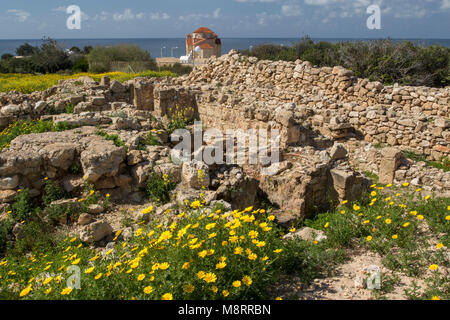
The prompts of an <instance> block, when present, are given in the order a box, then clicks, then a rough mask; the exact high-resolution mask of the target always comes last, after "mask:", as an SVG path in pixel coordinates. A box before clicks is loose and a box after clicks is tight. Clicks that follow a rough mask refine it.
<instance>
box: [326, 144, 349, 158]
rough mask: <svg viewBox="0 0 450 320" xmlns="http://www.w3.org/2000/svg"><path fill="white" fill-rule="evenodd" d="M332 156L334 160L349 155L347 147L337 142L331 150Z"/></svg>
mask: <svg viewBox="0 0 450 320" xmlns="http://www.w3.org/2000/svg"><path fill="white" fill-rule="evenodd" d="M330 157H331V159H332V160H340V159H344V158H345V157H347V149H345V147H344V146H343V145H342V144H340V143H335V144H334V145H333V147H332V148H331V150H330Z"/></svg>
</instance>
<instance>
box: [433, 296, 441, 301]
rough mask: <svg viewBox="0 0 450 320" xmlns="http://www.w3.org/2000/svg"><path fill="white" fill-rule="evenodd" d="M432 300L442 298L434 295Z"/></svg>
mask: <svg viewBox="0 0 450 320" xmlns="http://www.w3.org/2000/svg"><path fill="white" fill-rule="evenodd" d="M431 300H441V298H439V297H438V296H433V297H431Z"/></svg>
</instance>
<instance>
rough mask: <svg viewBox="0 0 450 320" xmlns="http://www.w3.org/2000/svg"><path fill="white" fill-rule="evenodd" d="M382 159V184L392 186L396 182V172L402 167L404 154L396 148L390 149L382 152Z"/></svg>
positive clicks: (380, 175)
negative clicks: (401, 160) (401, 161)
mask: <svg viewBox="0 0 450 320" xmlns="http://www.w3.org/2000/svg"><path fill="white" fill-rule="evenodd" d="M381 155H382V159H381V162H380V168H379V178H380V180H379V181H380V183H383V184H390V183H393V182H394V178H395V171H396V170H397V169H398V166H399V165H400V159H401V157H402V152H401V151H400V150H398V149H396V148H393V147H388V148H384V149H383V150H382V151H381Z"/></svg>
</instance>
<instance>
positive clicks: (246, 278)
mask: <svg viewBox="0 0 450 320" xmlns="http://www.w3.org/2000/svg"><path fill="white" fill-rule="evenodd" d="M242 282H243V283H244V284H245V285H246V286H247V287H249V286H250V285H251V284H252V283H253V280H252V278H250V277H249V276H244V277H243V278H242Z"/></svg>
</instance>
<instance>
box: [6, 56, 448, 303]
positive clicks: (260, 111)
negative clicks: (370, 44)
mask: <svg viewBox="0 0 450 320" xmlns="http://www.w3.org/2000/svg"><path fill="white" fill-rule="evenodd" d="M244 71H246V72H244ZM284 76H285V78H284ZM289 79H291V80H292V81H294V79H295V81H297V82H298V83H297V84H296V85H291V84H289V81H290V80H289ZM158 81H159V82H158ZM158 81H156V80H153V79H151V80H148V79H135V80H131V81H128V82H126V83H124V84H121V83H119V82H117V81H113V82H111V81H110V80H109V79H108V78H104V79H102V81H101V82H100V83H96V82H95V81H93V80H92V79H89V78H80V79H76V80H66V81H61V82H60V84H59V85H58V86H56V87H53V88H50V89H48V90H46V91H44V92H40V93H38V92H36V93H33V94H31V95H21V94H18V93H15V92H12V93H9V94H2V95H1V96H0V106H1V109H0V113H1V114H0V126H1V127H2V128H7V129H5V130H8V128H11V126H13V125H14V123H15V121H24V120H31V119H38V118H39V119H40V121H50V122H52V123H53V124H55V125H58V124H63V125H64V126H66V127H67V130H64V131H56V132H42V133H32V134H21V135H20V134H19V135H18V136H17V137H16V138H14V139H13V140H12V141H10V142H9V143H8V144H5V145H4V146H3V147H4V149H3V150H2V151H1V153H0V202H1V209H2V211H3V213H2V215H1V216H0V217H1V219H6V217H7V214H6V211H7V210H8V208H9V207H10V205H11V204H12V203H14V201H15V199H16V197H17V196H18V194H19V193H20V192H21V190H24V189H27V190H28V191H29V195H30V196H31V197H32V198H33V199H35V200H36V201H38V202H39V199H41V197H42V196H43V195H45V194H46V193H48V191H46V189H45V185H46V181H52V182H53V183H55V185H57V186H59V187H60V188H61V189H62V190H63V191H64V192H65V194H66V195H68V196H67V197H66V199H63V200H56V201H53V202H52V203H50V205H51V206H58V207H62V208H67V207H69V206H72V207H80V206H82V204H80V203H81V202H83V201H84V198H86V197H88V196H89V194H86V185H89V186H91V188H92V189H93V190H95V192H98V196H99V197H101V198H102V199H108V202H111V204H108V205H107V206H102V205H100V204H98V203H96V204H91V205H89V206H88V207H87V208H84V209H83V210H84V212H82V214H79V215H77V216H76V219H73V218H67V217H65V218H64V217H63V218H62V219H60V221H59V222H60V226H59V227H58V228H59V229H58V230H59V231H60V232H62V233H63V234H69V233H70V234H78V235H80V237H81V239H82V240H83V241H86V242H89V243H95V244H96V245H98V246H105V245H107V243H108V242H109V240H110V238H111V237H112V236H113V234H114V233H115V232H116V231H117V230H119V229H120V230H122V229H124V232H123V236H124V238H125V239H126V237H127V235H129V234H132V233H133V232H134V231H135V230H136V229H137V227H138V223H136V222H138V221H142V219H145V216H143V215H142V210H144V209H145V208H147V207H149V206H151V205H154V206H155V208H156V207H157V203H156V201H153V202H152V201H151V202H149V199H148V192H146V188H147V191H148V188H149V187H148V185H149V181H150V180H151V179H152V174H153V173H156V174H157V175H158V176H159V177H160V178H163V179H164V181H166V180H167V181H170V183H171V184H173V188H171V190H170V192H168V193H169V197H170V199H169V200H170V201H169V203H168V204H166V205H164V206H158V210H157V211H156V213H155V215H156V216H162V215H163V212H165V211H166V210H167V209H171V208H177V206H178V205H179V204H182V203H184V201H189V202H192V201H194V200H195V199H196V198H197V197H198V194H199V192H202V193H203V196H204V199H205V203H206V205H209V204H214V203H216V202H217V201H221V203H222V204H223V205H224V206H225V207H226V208H227V209H228V210H234V209H243V208H246V207H249V206H255V207H261V206H264V207H270V208H273V213H274V214H275V216H276V221H277V222H278V223H279V224H280V225H282V226H284V227H287V228H289V227H291V226H292V225H294V224H296V223H298V222H299V221H302V220H303V219H304V218H311V217H313V216H314V214H315V213H317V211H326V210H329V209H331V210H333V209H334V207H336V205H337V204H338V203H340V202H342V201H343V200H347V201H356V200H359V199H360V198H361V196H363V195H364V194H366V192H367V191H368V190H369V186H370V185H371V184H373V183H374V182H379V183H381V184H383V185H387V184H403V183H405V182H407V183H409V185H410V187H411V189H412V190H414V189H417V188H419V187H420V188H421V189H422V194H423V196H427V195H429V194H432V193H434V194H436V195H438V196H440V197H448V195H449V192H450V172H449V171H446V170H444V169H443V168H442V167H439V166H437V167H436V166H435V167H433V166H430V162H429V161H431V160H433V161H436V160H438V159H442V157H445V156H446V155H447V154H448V152H449V149H448V144H449V142H450V140H449V139H450V135H449V127H450V122H449V120H448V92H449V90H448V88H446V89H440V90H434V89H426V88H420V89H417V90H413V89H412V88H401V87H398V86H394V87H383V86H382V85H381V84H377V83H371V82H369V81H367V80H361V79H355V78H354V77H353V75H352V74H351V72H349V71H348V70H343V69H342V68H334V69H333V68H321V69H319V68H314V67H313V66H311V65H310V64H308V63H306V62H301V61H297V62H296V63H284V62H278V63H271V62H267V61H260V62H258V61H254V59H248V60H246V59H245V58H244V57H241V56H239V55H237V54H236V53H235V52H232V53H230V54H229V55H226V56H225V57H223V58H220V59H218V60H212V61H210V63H209V64H208V65H206V66H204V67H202V68H201V69H196V70H194V72H193V73H191V74H190V75H188V76H185V77H180V78H178V79H163V80H158ZM273 82H275V85H274V84H273ZM246 84H247V85H248V86H247V88H245V86H246ZM299 88H300V89H299ZM282 89H286V91H282ZM296 90H299V91H296ZM319 97H320V99H318V98H319ZM357 98H360V101H358V100H356V99H357ZM319 100H320V101H319ZM182 103H183V104H184V105H183V108H182V109H181V110H178V111H174V108H175V107H176V106H178V105H179V104H182ZM401 109H402V110H404V113H403V114H401V112H399V111H400V110H401ZM194 119H201V120H202V121H203V123H204V125H205V126H206V127H214V128H216V127H217V129H222V130H225V129H230V128H234V129H236V128H242V129H249V128H262V129H268V130H273V129H277V130H278V129H279V130H280V135H281V137H280V138H281V139H280V140H281V145H280V148H279V150H277V151H279V152H280V160H279V162H278V163H276V165H277V167H276V170H275V172H274V174H273V175H262V174H261V170H262V169H264V168H266V169H267V168H268V167H269V168H271V166H273V164H269V165H248V164H243V165H235V164H229V165H227V164H211V165H207V164H206V163H204V162H201V161H196V160H193V161H190V162H184V163H180V162H179V161H177V158H179V157H180V153H179V152H178V151H174V146H175V143H173V142H171V141H170V138H169V136H170V134H171V132H172V131H173V129H174V126H175V127H176V126H178V128H186V129H188V130H191V131H192V125H191V123H192V120H194ZM429 119H431V120H430V121H429ZM383 120H386V121H388V122H389V121H390V122H392V123H390V125H386V126H383V127H382V129H380V126H381V123H382V121H383ZM416 122H418V124H416ZM12 129H13V128H12ZM12 129H11V130H12ZM6 135H7V134H6V133H5V132H4V133H3V136H6ZM209 147H210V146H209ZM209 147H208V146H207V145H206V144H204V145H203V146H202V147H201V148H200V149H197V150H194V149H192V150H189V152H188V153H189V154H190V155H192V156H195V155H196V154H198V153H202V152H205V150H206V151H208V148H209ZM411 149H412V150H414V151H415V152H417V153H420V154H422V153H423V154H424V157H425V158H426V159H428V160H427V161H428V162H427V161H414V160H411V159H408V158H407V157H405V153H404V151H405V150H411ZM246 151H247V152H248V151H249V150H248V149H247V150H246ZM225 156H226V155H225ZM425 158H424V159H425ZM375 180H376V181H375ZM167 181H166V182H167ZM80 199H83V200H82V201H81V202H80ZM153 200H154V199H153ZM71 219H72V220H71ZM61 225H62V226H61ZM20 231H21V226H20V223H18V224H16V226H15V227H14V231H13V233H14V235H15V236H16V237H20ZM303 232H305V231H304V230H303ZM347 255H348V258H349V259H348V261H347V262H345V263H344V264H342V265H339V266H338V267H337V268H336V269H335V270H334V271H333V275H332V276H331V277H326V278H324V279H316V280H314V281H313V283H312V285H311V286H310V287H306V286H305V284H304V283H300V282H298V281H297V280H296V279H295V278H286V279H285V280H284V281H282V282H281V283H280V284H279V287H278V288H277V289H276V292H277V293H278V295H283V296H290V297H295V298H298V299H370V298H374V297H375V296H374V294H373V292H372V291H370V290H368V289H365V288H364V286H363V284H362V281H361V279H362V278H363V277H364V276H365V273H364V272H365V271H364V270H367V267H369V266H371V265H376V266H381V259H382V257H380V256H379V255H377V254H374V253H372V252H369V251H366V250H364V249H361V248H360V249H352V250H350V251H348V252H347ZM380 268H382V273H383V274H386V275H387V276H388V277H390V276H394V275H391V274H389V272H388V271H387V270H386V269H385V268H384V269H383V267H380ZM410 283H411V278H409V277H405V276H401V275H400V276H399V279H398V281H397V285H396V286H395V288H394V289H393V290H392V291H391V292H389V293H386V294H385V295H384V296H385V297H386V298H389V299H403V298H406V296H405V294H404V292H403V291H402V289H403V288H404V287H407V286H409V285H410Z"/></svg>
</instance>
